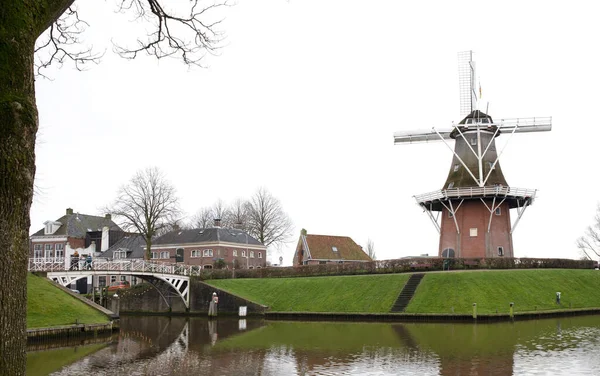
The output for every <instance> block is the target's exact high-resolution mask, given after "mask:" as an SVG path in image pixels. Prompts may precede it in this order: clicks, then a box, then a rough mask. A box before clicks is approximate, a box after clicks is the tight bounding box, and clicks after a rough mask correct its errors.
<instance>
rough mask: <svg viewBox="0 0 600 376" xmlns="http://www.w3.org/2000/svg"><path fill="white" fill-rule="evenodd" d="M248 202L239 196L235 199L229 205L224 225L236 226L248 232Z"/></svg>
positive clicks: (228, 226)
mask: <svg viewBox="0 0 600 376" xmlns="http://www.w3.org/2000/svg"><path fill="white" fill-rule="evenodd" d="M248 208H249V205H248V202H247V201H244V200H242V199H240V198H238V199H237V200H235V201H234V202H233V204H231V206H230V207H229V210H228V217H227V218H226V221H225V224H224V227H227V228H238V229H240V230H244V231H246V232H248V217H249V216H248Z"/></svg>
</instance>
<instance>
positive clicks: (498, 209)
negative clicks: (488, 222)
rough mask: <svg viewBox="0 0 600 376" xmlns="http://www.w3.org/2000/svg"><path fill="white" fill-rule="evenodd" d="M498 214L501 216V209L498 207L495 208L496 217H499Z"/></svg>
mask: <svg viewBox="0 0 600 376" xmlns="http://www.w3.org/2000/svg"><path fill="white" fill-rule="evenodd" d="M500 214H502V210H501V209H500V207H499V206H498V207H497V208H496V215H500Z"/></svg>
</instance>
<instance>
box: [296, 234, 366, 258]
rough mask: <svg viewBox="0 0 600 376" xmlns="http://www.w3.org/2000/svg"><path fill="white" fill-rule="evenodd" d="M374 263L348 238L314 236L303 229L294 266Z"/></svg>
mask: <svg viewBox="0 0 600 376" xmlns="http://www.w3.org/2000/svg"><path fill="white" fill-rule="evenodd" d="M368 261H373V260H372V259H371V258H370V257H369V255H367V254H366V253H365V251H363V249H362V247H361V246H360V245H358V244H356V243H355V242H354V240H352V238H349V237H348V236H332V235H312V234H308V233H307V232H306V230H304V229H302V231H301V232H300V239H298V245H297V246H296V252H295V253H294V260H293V265H294V266H299V265H317V264H344V263H350V262H368Z"/></svg>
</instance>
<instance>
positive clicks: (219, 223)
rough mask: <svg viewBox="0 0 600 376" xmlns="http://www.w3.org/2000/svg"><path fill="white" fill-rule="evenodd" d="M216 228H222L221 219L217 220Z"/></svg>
mask: <svg viewBox="0 0 600 376" xmlns="http://www.w3.org/2000/svg"><path fill="white" fill-rule="evenodd" d="M214 227H216V228H220V227H221V218H215V225H214Z"/></svg>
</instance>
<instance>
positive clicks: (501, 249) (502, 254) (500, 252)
mask: <svg viewBox="0 0 600 376" xmlns="http://www.w3.org/2000/svg"><path fill="white" fill-rule="evenodd" d="M498 256H504V247H498Z"/></svg>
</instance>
